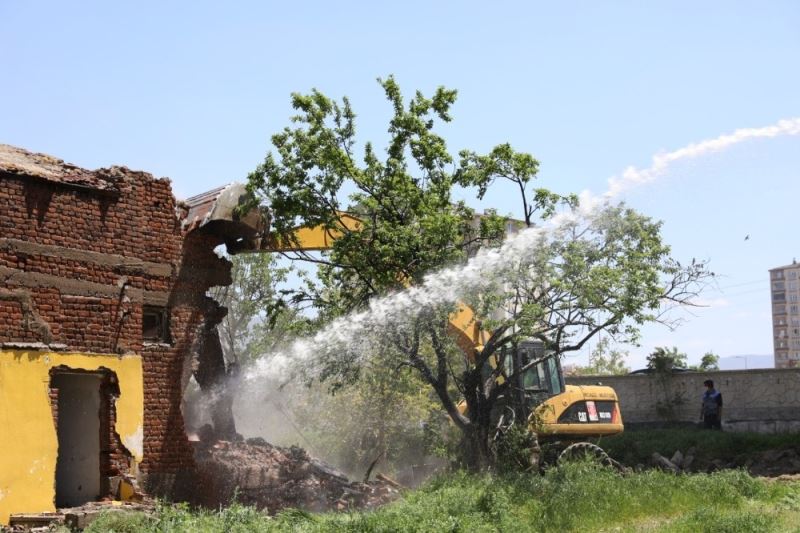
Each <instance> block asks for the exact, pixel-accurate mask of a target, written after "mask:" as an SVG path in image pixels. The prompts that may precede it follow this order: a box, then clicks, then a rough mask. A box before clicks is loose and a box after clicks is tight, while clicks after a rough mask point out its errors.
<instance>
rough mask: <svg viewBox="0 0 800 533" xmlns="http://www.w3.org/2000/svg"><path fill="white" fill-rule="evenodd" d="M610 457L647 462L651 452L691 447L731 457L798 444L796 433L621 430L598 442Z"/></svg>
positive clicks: (704, 454) (702, 456)
mask: <svg viewBox="0 0 800 533" xmlns="http://www.w3.org/2000/svg"><path fill="white" fill-rule="evenodd" d="M600 445H601V446H602V448H603V449H604V450H606V451H607V452H608V454H609V455H611V457H613V458H614V459H616V460H617V461H620V462H622V463H624V464H626V465H629V466H633V465H636V464H637V463H642V464H648V463H649V461H650V456H651V455H652V454H653V452H658V453H660V454H661V455H663V456H665V457H667V458H669V457H671V456H672V454H673V453H675V450H680V451H681V452H683V453H684V454H686V452H687V450H689V449H690V448H695V449H696V451H697V453H696V455H695V459H699V460H705V461H709V460H712V459H722V460H723V461H733V460H735V459H736V458H737V457H742V456H746V455H748V454H752V453H755V452H761V451H765V450H777V449H783V448H798V447H799V446H800V435H798V434H792V433H781V434H774V435H768V434H760V433H733V432H722V431H708V430H702V429H685V428H676V429H652V430H632V431H625V432H624V433H622V434H620V435H616V436H614V437H607V438H605V439H603V441H602V442H601V443H600Z"/></svg>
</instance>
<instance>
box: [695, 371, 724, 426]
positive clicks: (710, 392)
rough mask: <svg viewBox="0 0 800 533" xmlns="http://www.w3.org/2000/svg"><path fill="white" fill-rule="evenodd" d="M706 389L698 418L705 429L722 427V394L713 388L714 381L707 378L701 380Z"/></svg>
mask: <svg viewBox="0 0 800 533" xmlns="http://www.w3.org/2000/svg"><path fill="white" fill-rule="evenodd" d="M703 385H705V386H706V391H705V392H704V393H703V402H702V404H701V407H700V419H701V420H702V421H703V427H704V428H706V429H719V430H721V429H722V394H721V393H720V392H719V391H718V390H716V389H715V388H714V382H713V381H712V380H710V379H707V380H705V381H704V382H703Z"/></svg>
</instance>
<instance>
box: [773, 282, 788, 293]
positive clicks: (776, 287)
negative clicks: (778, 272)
mask: <svg viewBox="0 0 800 533" xmlns="http://www.w3.org/2000/svg"><path fill="white" fill-rule="evenodd" d="M785 287H786V285H785V284H784V283H783V282H782V281H776V282H775V283H773V284H772V289H773V290H776V291H782V290H783V289H784V288H785Z"/></svg>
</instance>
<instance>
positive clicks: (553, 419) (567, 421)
mask: <svg viewBox="0 0 800 533" xmlns="http://www.w3.org/2000/svg"><path fill="white" fill-rule="evenodd" d="M504 350H505V351H503V352H501V353H500V360H501V361H502V364H503V366H504V368H503V370H504V372H503V374H505V376H512V377H511V379H514V380H515V383H514V384H512V386H511V387H509V392H508V394H514V391H517V393H521V394H523V395H524V403H525V407H526V414H527V415H528V423H529V424H530V425H532V426H534V427H535V429H536V431H537V433H538V434H539V435H540V437H542V438H544V439H548V438H552V439H557V440H566V441H576V440H583V439H587V438H592V437H601V436H606V435H615V434H617V433H621V432H622V431H623V429H624V426H623V423H622V416H621V415H620V410H619V401H618V398H617V394H616V392H615V391H614V389H612V388H611V387H607V386H603V385H599V384H598V385H580V386H578V385H567V384H566V383H565V382H564V375H563V372H562V370H561V361H560V358H559V357H558V355H557V354H555V353H552V352H550V353H547V351H546V350H545V347H544V344H543V343H542V342H540V341H533V340H532V341H523V342H521V343H519V344H518V345H517V346H516V350H515V349H514V347H512V346H508V347H505V348H504ZM496 365H497V362H496V360H494V359H493V358H490V360H489V364H488V365H487V368H486V370H485V374H486V377H488V376H489V375H490V374H491V372H492V369H493V368H496ZM526 367H528V368H526ZM515 368H516V369H519V370H522V369H524V370H523V371H522V372H521V373H518V374H517V375H516V376H515V373H514V369H515ZM504 379H506V378H504V377H502V376H501V377H500V378H498V381H499V382H502V380H504ZM509 404H510V403H509V402H505V401H502V399H501V401H500V402H498V407H499V409H500V410H499V411H498V413H497V415H496V416H495V418H497V421H498V423H499V424H502V423H503V422H502V419H503V417H504V418H505V420H508V417H509V414H508V411H509V410H508V408H507V407H506V406H507V405H509Z"/></svg>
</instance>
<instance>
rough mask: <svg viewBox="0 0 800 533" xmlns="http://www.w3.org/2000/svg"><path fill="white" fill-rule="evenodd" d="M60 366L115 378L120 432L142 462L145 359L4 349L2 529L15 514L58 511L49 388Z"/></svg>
mask: <svg viewBox="0 0 800 533" xmlns="http://www.w3.org/2000/svg"><path fill="white" fill-rule="evenodd" d="M60 366H63V367H69V368H77V369H82V370H87V371H96V370H101V369H106V370H108V371H111V372H113V373H114V374H115V375H116V377H117V380H118V382H119V392H120V394H119V397H118V398H117V399H116V402H115V408H116V424H115V431H116V433H117V434H118V435H119V436H120V439H121V440H122V442H123V444H124V445H125V447H126V449H127V451H128V452H129V453H130V454H131V455H132V457H133V459H134V460H135V461H137V462H138V461H141V460H142V456H143V435H142V428H143V424H144V420H143V410H142V405H143V401H144V390H143V386H142V379H141V376H142V359H141V358H140V357H138V356H122V357H120V356H116V355H96V354H92V355H87V354H80V353H72V352H48V351H42V350H32V351H28V350H0V428H2V430H1V431H0V524H7V523H8V517H9V515H10V514H12V513H20V512H48V511H54V510H55V472H56V459H57V456H58V438H57V435H56V430H55V425H54V422H53V413H52V411H51V402H50V394H49V385H50V371H51V370H52V369H54V368H57V367H60ZM98 474H99V473H98Z"/></svg>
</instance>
